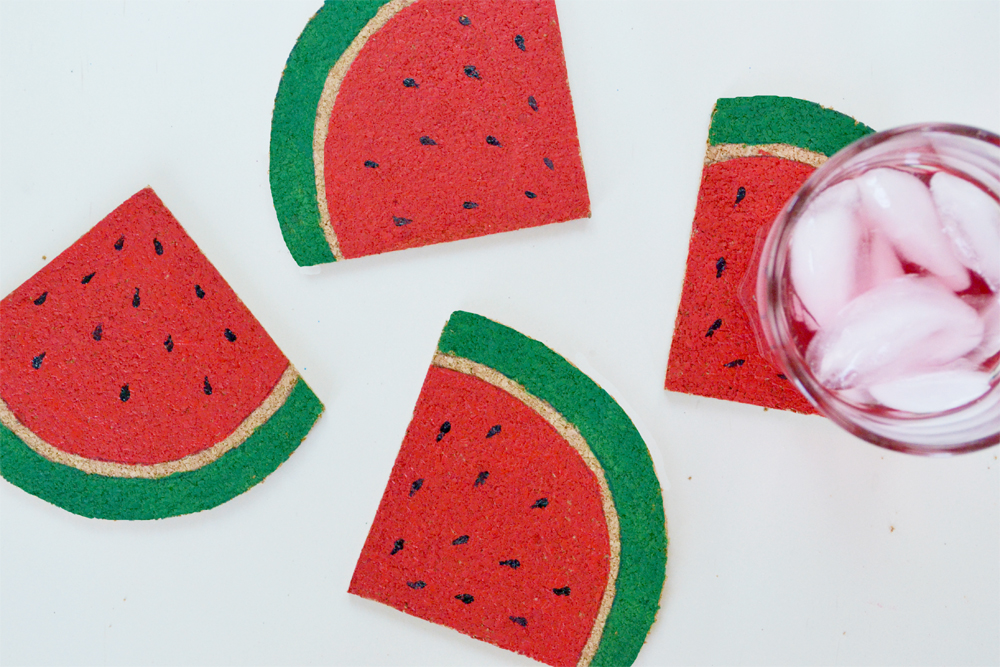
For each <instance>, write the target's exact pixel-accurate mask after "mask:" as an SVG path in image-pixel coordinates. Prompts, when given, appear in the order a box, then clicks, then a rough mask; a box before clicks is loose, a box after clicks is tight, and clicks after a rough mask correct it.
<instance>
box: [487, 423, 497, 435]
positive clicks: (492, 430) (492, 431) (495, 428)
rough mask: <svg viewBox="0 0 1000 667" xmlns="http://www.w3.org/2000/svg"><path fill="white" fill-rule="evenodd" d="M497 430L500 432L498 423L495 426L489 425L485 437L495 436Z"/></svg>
mask: <svg viewBox="0 0 1000 667" xmlns="http://www.w3.org/2000/svg"><path fill="white" fill-rule="evenodd" d="M499 432H500V424H497V425H496V426H491V427H490V430H489V431H487V433H486V437H487V438H492V437H493V436H495V435H496V434H497V433H499Z"/></svg>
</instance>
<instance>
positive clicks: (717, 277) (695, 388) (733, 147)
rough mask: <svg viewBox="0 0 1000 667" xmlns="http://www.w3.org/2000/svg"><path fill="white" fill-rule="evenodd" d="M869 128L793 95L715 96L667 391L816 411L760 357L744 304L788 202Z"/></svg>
mask: <svg viewBox="0 0 1000 667" xmlns="http://www.w3.org/2000/svg"><path fill="white" fill-rule="evenodd" d="M871 132H873V130H872V129H871V128H869V127H867V126H865V125H862V124H861V123H858V122H857V121H855V120H854V119H853V118H850V117H848V116H845V115H843V114H840V113H838V112H836V111H833V110H831V109H827V108H824V107H821V106H819V105H818V104H814V103H812V102H807V101H804V100H799V99H795V98H791V97H773V96H759V97H737V98H731V99H720V100H718V101H717V102H716V104H715V109H714V110H713V112H712V122H711V128H710V129H709V136H708V147H707V149H706V151H705V163H704V167H703V169H702V176H701V188H700V189H699V191H698V203H697V206H696V208H695V214H694V225H693V229H692V231H691V241H690V245H689V247H688V259H687V269H686V272H685V276H684V286H683V290H682V292H681V300H680V306H679V308H678V311H677V320H676V322H675V325H674V336H673V342H672V343H671V346H670V359H669V362H668V365H667V376H666V384H665V387H666V389H669V390H671V391H679V392H684V393H688V394H697V395H700V396H709V397H712V398H721V399H725V400H730V401H738V402H741V403H751V404H753V405H760V406H763V407H766V408H780V409H782V410H791V411H793V412H802V413H808V414H812V413H815V410H814V409H813V407H812V405H811V404H810V403H809V402H808V401H807V400H806V399H805V398H804V397H803V396H802V395H801V394H800V393H799V392H798V390H797V389H796V388H795V387H794V386H793V385H792V383H791V382H790V381H789V380H788V379H787V378H786V377H785V376H784V375H783V374H782V373H781V372H780V370H778V369H776V368H775V367H774V366H773V365H772V364H771V362H769V361H768V360H767V359H766V358H765V357H764V356H762V355H761V353H760V351H759V349H758V345H757V337H756V335H755V333H754V322H753V321H752V320H751V319H750V317H749V316H748V315H747V311H746V309H745V307H744V305H743V303H742V302H746V303H747V304H748V306H749V307H751V308H755V307H756V302H755V298H756V297H755V295H754V293H753V292H754V290H753V289H752V285H753V284H755V281H756V270H757V266H756V260H755V258H754V250H755V246H756V244H757V242H758V239H762V238H763V237H764V236H765V235H766V233H767V230H768V229H769V227H770V225H771V223H772V222H773V221H774V218H775V217H776V216H777V215H778V213H779V212H780V211H781V209H782V208H783V207H784V205H785V202H786V201H788V199H789V197H791V196H792V195H793V194H795V192H796V191H797V190H798V189H799V187H801V185H802V184H803V183H804V182H805V181H806V179H807V178H809V176H810V175H811V174H812V172H813V171H815V169H816V167H818V166H820V165H821V164H823V163H824V162H825V161H826V159H827V158H828V157H829V156H831V155H833V154H834V153H835V152H836V151H838V150H840V149H841V148H843V147H844V146H846V145H848V144H850V143H852V142H853V141H855V140H856V139H859V138H861V137H863V136H865V135H866V134H870V133H871ZM748 272H752V275H751V276H748V275H747V274H748ZM745 278H746V279H747V282H744V279H745ZM748 287H749V289H748ZM741 299H742V302H741Z"/></svg>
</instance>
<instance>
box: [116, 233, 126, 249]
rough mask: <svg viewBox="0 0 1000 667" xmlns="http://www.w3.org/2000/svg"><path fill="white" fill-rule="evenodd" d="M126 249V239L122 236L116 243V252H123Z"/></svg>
mask: <svg viewBox="0 0 1000 667" xmlns="http://www.w3.org/2000/svg"><path fill="white" fill-rule="evenodd" d="M124 247H125V237H124V236H122V237H119V239H118V240H117V241H115V250H121V249H122V248H124Z"/></svg>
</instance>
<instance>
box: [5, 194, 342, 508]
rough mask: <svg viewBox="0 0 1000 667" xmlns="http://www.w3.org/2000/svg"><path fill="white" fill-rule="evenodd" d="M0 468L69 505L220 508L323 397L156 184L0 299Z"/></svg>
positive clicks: (279, 453)
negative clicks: (187, 229)
mask: <svg viewBox="0 0 1000 667" xmlns="http://www.w3.org/2000/svg"><path fill="white" fill-rule="evenodd" d="M0 318H2V320H3V328H2V332H0V369H2V373H3V374H2V377H0V422H2V426H0V475H2V476H3V477H4V478H5V479H7V480H8V481H9V482H11V483H12V484H15V485H16V486H19V487H21V488H22V489H24V490H25V491H27V492H28V493H31V494H33V495H35V496H38V497H39V498H41V499H43V500H46V501H48V502H50V503H53V504H55V505H58V506H59V507H62V508H64V509H66V510H68V511H70V512H73V513H76V514H80V515H83V516H86V517H92V518H102V519H158V518H164V517H169V516H176V515H181V514H188V513H191V512H198V511H201V510H205V509H209V508H211V507H215V506H217V505H219V504H221V503H224V502H226V501H227V500H230V499H231V498H233V497H235V496H237V495H239V494H241V493H243V492H244V491H246V490H248V489H249V488H250V487H252V486H254V485H255V484H258V483H260V482H261V481H263V479H264V478H265V477H266V476H267V475H269V474H270V473H271V472H273V471H274V470H275V469H277V468H278V466H280V465H281V464H282V463H283V462H284V461H285V460H286V459H287V458H288V457H289V456H290V455H291V454H292V452H293V451H294V450H295V449H296V447H297V446H298V445H299V443H300V442H301V441H302V440H303V439H304V438H305V437H306V434H307V433H308V432H309V431H310V430H311V428H312V426H313V424H314V423H315V421H316V420H317V419H318V418H319V415H320V413H321V412H322V411H323V405H322V403H320V401H319V399H318V398H317V397H316V395H315V394H314V393H313V392H312V391H311V390H310V389H309V387H308V386H307V385H306V383H305V382H304V381H303V380H302V379H301V377H300V376H299V374H298V372H297V371H296V369H295V368H294V366H292V365H291V364H290V363H289V362H288V359H286V358H285V356H284V355H283V354H282V353H281V351H280V350H279V349H278V347H277V345H275V343H274V341H273V340H272V339H271V338H270V336H268V334H267V332H266V331H264V328H263V327H262V326H261V324H260V323H259V322H258V321H257V320H256V318H254V316H253V315H252V314H251V313H250V311H249V310H248V309H247V307H246V306H245V305H244V304H243V302H242V301H241V300H240V299H239V297H237V296H236V293H235V292H233V290H232V288H231V287H230V286H229V285H228V284H227V283H226V281H225V280H224V279H223V278H222V276H221V275H219V273H218V271H216V269H215V267H213V266H212V264H211V263H210V262H209V261H208V260H207V259H206V258H205V256H204V255H202V253H201V251H200V250H199V249H198V247H197V246H196V245H195V243H194V241H192V240H191V238H190V237H189V236H188V235H187V233H186V232H185V231H184V229H183V228H182V227H181V226H180V224H179V223H178V222H177V220H176V219H175V218H174V217H173V215H171V213H170V211H169V210H167V208H166V207H165V206H164V205H163V202H161V201H160V199H159V198H158V197H157V196H156V194H155V193H154V192H153V190H152V189H148V188H147V189H145V190H142V191H140V192H139V193H137V194H136V195H134V196H133V197H131V198H130V199H129V200H128V201H126V202H125V203H124V204H122V205H121V206H119V207H118V208H117V209H115V210H114V211H113V212H112V213H111V214H110V215H108V216H107V217H106V218H104V219H103V220H102V221H101V222H99V223H98V224H97V225H96V226H94V227H93V228H92V229H91V230H90V231H89V232H87V233H86V234H85V235H84V236H83V237H81V238H80V239H79V240H78V241H77V242H76V243H74V244H73V245H72V246H70V247H69V248H68V249H67V250H65V251H64V252H63V253H61V254H60V255H59V256H58V257H56V258H55V259H53V260H52V261H51V262H50V263H49V264H48V265H47V266H45V267H44V268H43V269H42V270H40V271H39V272H38V273H36V274H35V275H34V276H32V277H31V278H29V279H28V280H27V281H26V282H25V283H24V284H22V285H21V286H20V287H18V288H17V289H16V290H14V291H13V292H11V293H10V294H9V295H7V296H6V297H5V298H4V299H3V301H0Z"/></svg>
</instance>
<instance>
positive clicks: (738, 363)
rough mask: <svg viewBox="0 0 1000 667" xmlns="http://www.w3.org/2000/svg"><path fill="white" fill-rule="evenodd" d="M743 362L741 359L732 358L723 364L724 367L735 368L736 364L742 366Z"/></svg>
mask: <svg viewBox="0 0 1000 667" xmlns="http://www.w3.org/2000/svg"><path fill="white" fill-rule="evenodd" d="M743 363H744V360H743V359H733V360H732V361H730V362H729V363H728V364H724V365H725V367H726V368H736V367H737V366H742V365H743Z"/></svg>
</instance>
